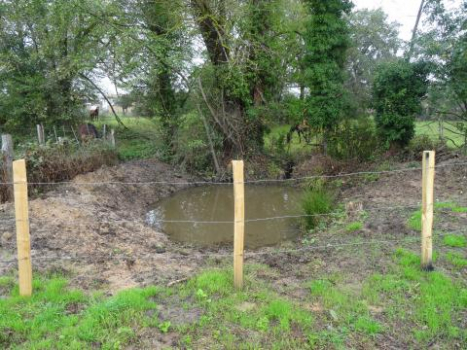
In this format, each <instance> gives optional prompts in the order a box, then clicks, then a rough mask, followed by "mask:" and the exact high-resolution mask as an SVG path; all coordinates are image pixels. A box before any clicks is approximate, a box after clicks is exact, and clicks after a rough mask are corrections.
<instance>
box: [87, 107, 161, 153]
mask: <svg viewBox="0 0 467 350" xmlns="http://www.w3.org/2000/svg"><path fill="white" fill-rule="evenodd" d="M121 119H122V122H123V123H124V124H125V126H126V127H127V129H125V128H123V127H121V126H120V125H118V123H117V121H116V120H115V118H113V117H111V116H109V117H106V118H102V119H100V120H99V121H98V122H96V123H94V124H95V125H96V127H97V128H98V129H99V130H101V131H102V126H103V125H104V124H107V126H108V129H109V130H110V129H111V128H114V129H115V130H116V131H115V132H116V134H115V138H116V145H117V151H118V155H119V158H120V159H121V160H124V161H127V160H132V159H145V158H152V157H155V156H157V155H158V150H159V149H160V147H162V144H161V141H160V139H161V138H160V129H159V124H158V120H157V119H148V118H139V117H122V118H121Z"/></svg>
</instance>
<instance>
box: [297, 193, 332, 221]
mask: <svg viewBox="0 0 467 350" xmlns="http://www.w3.org/2000/svg"><path fill="white" fill-rule="evenodd" d="M302 208H303V211H304V212H305V214H306V215H309V217H307V218H306V219H305V222H306V227H307V229H308V230H312V229H314V228H316V227H317V226H318V225H319V223H321V222H325V221H326V216H324V215H325V214H329V213H330V212H332V210H333V197H332V194H331V193H330V192H329V191H328V190H327V189H326V188H325V187H320V188H309V189H308V190H307V191H306V192H305V194H304V195H303V198H302Z"/></svg>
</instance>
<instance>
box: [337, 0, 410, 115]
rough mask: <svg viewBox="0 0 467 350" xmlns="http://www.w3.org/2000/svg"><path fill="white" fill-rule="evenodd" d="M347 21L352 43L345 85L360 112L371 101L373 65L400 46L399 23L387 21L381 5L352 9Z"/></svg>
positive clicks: (382, 60) (392, 58)
mask: <svg viewBox="0 0 467 350" xmlns="http://www.w3.org/2000/svg"><path fill="white" fill-rule="evenodd" d="M349 23H350V38H351V42H352V44H351V47H350V48H349V50H348V51H347V55H348V72H349V76H348V80H347V83H346V85H347V87H348V88H349V90H350V91H351V92H352V97H353V99H354V100H355V102H356V104H357V106H358V108H359V111H360V113H362V112H364V111H365V110H366V109H368V108H369V106H370V103H371V86H372V84H373V76H374V73H375V68H376V66H377V65H378V64H380V63H381V62H384V61H389V60H394V59H396V55H397V52H398V51H399V50H400V49H401V45H402V41H401V39H399V27H400V24H399V23H397V22H389V21H388V16H387V15H386V13H384V11H383V10H382V9H377V10H367V9H364V10H359V11H355V12H352V14H351V15H350V17H349Z"/></svg>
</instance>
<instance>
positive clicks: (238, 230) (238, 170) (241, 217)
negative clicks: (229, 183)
mask: <svg viewBox="0 0 467 350" xmlns="http://www.w3.org/2000/svg"><path fill="white" fill-rule="evenodd" d="M232 168H233V182H234V202H235V203H234V206H235V208H234V209H235V211H234V214H235V215H234V286H235V288H237V289H241V288H243V250H244V245H245V237H244V234H245V186H244V175H243V160H234V161H232Z"/></svg>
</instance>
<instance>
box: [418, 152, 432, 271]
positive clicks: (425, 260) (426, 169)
mask: <svg viewBox="0 0 467 350" xmlns="http://www.w3.org/2000/svg"><path fill="white" fill-rule="evenodd" d="M422 168H423V174H422V254H421V261H422V269H423V270H426V271H432V270H433V260H432V249H433V248H432V246H433V237H432V232H433V209H434V208H433V206H434V204H433V198H434V193H433V192H434V182H435V151H425V152H423V162H422Z"/></svg>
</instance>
